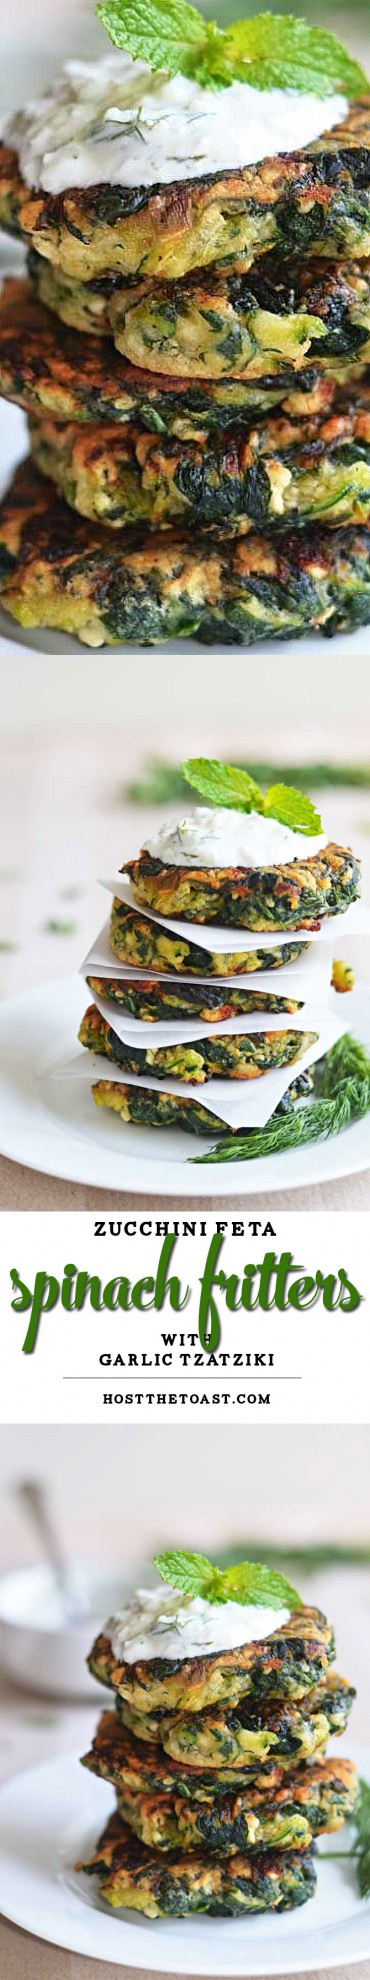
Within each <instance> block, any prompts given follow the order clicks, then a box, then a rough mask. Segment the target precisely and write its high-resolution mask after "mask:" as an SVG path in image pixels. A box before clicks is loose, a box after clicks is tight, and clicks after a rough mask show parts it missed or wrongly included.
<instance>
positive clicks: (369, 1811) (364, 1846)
mask: <svg viewBox="0 0 370 1980" xmlns="http://www.w3.org/2000/svg"><path fill="white" fill-rule="evenodd" d="M351 1823H352V1826H353V1828H354V1831H355V1834H354V1841H353V1843H352V1848H351V1849H335V1850H328V1849H327V1850H325V1849H324V1850H320V1856H324V1857H326V1858H327V1860H328V1862H330V1863H335V1861H336V1858H337V1857H338V1858H340V1859H341V1860H342V1861H343V1862H344V1861H347V1863H349V1862H350V1861H351V1860H352V1861H354V1862H355V1864H356V1872H357V1882H358V1888H359V1892H360V1897H362V1898H369V1897H370V1785H369V1782H368V1781H363V1780H361V1779H360V1780H359V1796H358V1801H357V1805H356V1808H355V1809H354V1813H353V1815H352V1816H351Z"/></svg>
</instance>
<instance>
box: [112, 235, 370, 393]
mask: <svg viewBox="0 0 370 1980" xmlns="http://www.w3.org/2000/svg"><path fill="white" fill-rule="evenodd" d="M109 313H110V317H111V324H112V333H113V338H114V343H115V344H116V346H117V350H119V351H122V354H123V356H124V357H126V358H128V359H129V361H130V363H131V364H135V365H143V366H144V368H145V370H149V371H157V372H161V371H164V372H165V373H167V375H170V376H172V377H176V376H179V377H180V378H181V377H187V378H189V377H190V378H194V377H199V378H203V377H204V378H220V377H221V378H222V377H224V376H227V375H229V376H232V377H242V378H251V379H255V378H263V377H265V375H266V373H267V374H268V376H271V375H272V376H275V375H276V376H277V377H278V378H279V377H282V378H283V379H284V377H285V376H286V369H288V373H289V372H290V371H291V369H293V371H294V370H297V372H299V371H300V369H301V366H302V364H304V362H305V360H306V359H307V358H309V357H310V359H311V362H313V363H315V364H318V367H319V370H320V369H321V366H322V365H324V368H325V369H326V368H328V370H329V371H330V367H331V362H332V359H334V362H338V360H339V362H341V361H342V362H345V363H347V364H348V363H351V362H352V363H356V362H357V363H361V364H362V363H367V362H368V360H369V357H370V264H369V262H366V261H364V262H363V263H360V264H359V265H358V266H356V264H353V265H352V264H350V265H349V266H347V267H346V266H344V267H340V266H338V267H336V268H335V269H333V270H329V271H327V272H326V271H325V267H324V264H323V263H322V264H321V267H320V264H319V265H318V266H315V263H313V264H310V263H308V267H305V266H304V265H303V266H302V264H301V263H299V264H298V266H297V267H294V265H293V266H291V265H290V266H289V270H288V271H287V272H286V271H285V272H284V265H283V264H282V266H281V267H279V266H277V265H276V263H275V262H271V261H270V260H268V261H264V262H263V263H262V264H261V266H260V267H258V266H257V267H256V268H255V269H253V270H251V271H250V273H249V274H248V275H236V274H235V273H234V272H232V273H231V274H229V275H223V276H220V275H218V276H215V275H213V276H212V275H211V276H210V277H208V279H207V281H206V279H205V277H203V281H202V282H201V281H200V278H199V276H198V278H197V279H195V277H193V279H192V280H190V281H187V282H172V283H168V282H167V283H166V284H164V285H163V284H159V283H158V282H157V283H156V284H154V286H153V287H151V288H146V287H145V285H144V287H143V289H142V290H140V286H139V289H138V294H137V297H135V294H134V295H133V296H132V295H131V291H130V290H127V289H125V288H124V287H123V288H122V291H120V290H119V288H117V289H116V290H115V291H114V296H113V298H112V302H111V305H110V312H109Z"/></svg>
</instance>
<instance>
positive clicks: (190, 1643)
mask: <svg viewBox="0 0 370 1980" xmlns="http://www.w3.org/2000/svg"><path fill="white" fill-rule="evenodd" d="M289 1615H290V1610H289V1609H282V1608H280V1609H267V1608H266V1609H265V1608H262V1607H260V1606H259V1605H258V1604H254V1603H250V1604H248V1605H246V1607H242V1606H241V1603H240V1602H223V1603H221V1604H220V1605H218V1604H217V1605H216V1604H214V1603H212V1602H206V1601H204V1599H203V1597H202V1596H200V1595H195V1596H193V1595H180V1594H179V1593H178V1592H176V1590H175V1589H173V1588H170V1589H168V1588H138V1589H136V1591H135V1594H134V1595H132V1596H131V1600H130V1602H128V1603H127V1606H126V1607H125V1608H124V1609H121V1610H120V1611H119V1613H118V1615H116V1616H110V1618H109V1621H108V1622H107V1623H106V1624H105V1629H104V1635H105V1636H107V1637H109V1641H110V1643H111V1645H112V1650H113V1652H114V1656H115V1657H117V1659H118V1660H119V1659H121V1660H122V1661H123V1662H124V1663H125V1664H138V1663H141V1660H142V1658H150V1657H168V1658H169V1659H170V1660H173V1661H175V1659H176V1660H177V1659H178V1658H180V1660H181V1659H182V1658H186V1657H199V1656H202V1655H204V1654H205V1655H207V1652H208V1653H209V1654H211V1653H212V1652H214V1651H218V1650H234V1649H237V1648H238V1646H240V1644H242V1643H262V1642H263V1641H264V1638H265V1637H266V1636H274V1635H275V1634H276V1630H277V1629H281V1628H282V1626H283V1624H284V1623H287V1622H288V1621H289Z"/></svg>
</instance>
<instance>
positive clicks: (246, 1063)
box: [78, 1004, 317, 1086]
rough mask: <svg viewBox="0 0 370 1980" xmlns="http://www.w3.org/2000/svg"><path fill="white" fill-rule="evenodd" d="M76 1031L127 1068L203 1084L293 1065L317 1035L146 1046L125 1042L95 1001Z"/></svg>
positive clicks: (262, 1034)
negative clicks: (98, 1008) (213, 1080)
mask: <svg viewBox="0 0 370 1980" xmlns="http://www.w3.org/2000/svg"><path fill="white" fill-rule="evenodd" d="M78 1036H79V1040H80V1044H81V1045H86V1046H87V1048H88V1050H89V1051H91V1052H101V1053H102V1054H103V1056H104V1057H105V1058H107V1059H112V1060H113V1062H114V1064H115V1065H117V1066H123V1068H124V1069H125V1071H126V1072H130V1073H139V1074H141V1073H142V1074H144V1073H149V1074H150V1077H151V1078H152V1079H161V1078H162V1079H163V1078H164V1077H165V1078H166V1079H183V1080H184V1081H185V1082H186V1081H187V1082H188V1083H189V1085H191V1086H193V1085H195V1086H198V1085H199V1086H201V1085H202V1084H203V1083H204V1081H205V1080H208V1079H247V1080H248V1079H259V1078H260V1077H261V1076H262V1075H263V1073H266V1072H269V1071H270V1070H273V1071H275V1072H276V1071H277V1070H278V1068H279V1067H280V1066H291V1065H295V1064H296V1061H297V1059H302V1058H303V1056H304V1053H305V1052H307V1051H308V1049H309V1046H310V1045H315V1044H316V1041H317V1032H316V1031H255V1032H251V1033H250V1034H249V1035H248V1033H246V1032H245V1033H244V1034H241V1035H240V1037H232V1038H227V1037H225V1036H224V1035H223V1036H222V1037H220V1038H217V1037H216V1038H214V1037H212V1038H201V1039H197V1040H196V1042H194V1044H193V1045H185V1044H184V1043H181V1044H178V1045H165V1046H154V1047H151V1046H149V1047H148V1049H147V1050H145V1047H144V1048H143V1047H137V1046H136V1045H127V1044H123V1043H122V1039H121V1038H118V1036H117V1032H116V1031H113V1029H112V1026H111V1025H109V1024H107V1021H106V1018H103V1017H102V1016H101V1012H100V1011H98V1010H97V1009H96V1006H95V1004H90V1005H89V1009H88V1010H87V1011H85V1016H84V1017H83V1019H82V1023H81V1024H80V1029H79V1033H78Z"/></svg>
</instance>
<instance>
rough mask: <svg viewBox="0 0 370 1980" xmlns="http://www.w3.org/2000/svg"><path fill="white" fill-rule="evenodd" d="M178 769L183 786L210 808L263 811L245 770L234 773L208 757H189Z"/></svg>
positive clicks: (256, 787) (229, 764)
mask: <svg viewBox="0 0 370 1980" xmlns="http://www.w3.org/2000/svg"><path fill="white" fill-rule="evenodd" d="M181 767H182V775H183V777H186V782H187V784H192V785H193V786H194V788H195V790H196V791H199V792H200V795H201V797H205V798H209V799H210V801H211V804H221V805H225V807H226V810H227V811H252V810H253V811H263V810H264V800H263V797H262V791H260V789H259V785H258V784H255V783H254V778H253V777H249V776H248V771H247V770H238V769H236V768H235V767H234V765H233V764H231V763H218V762H217V760H216V759H214V760H213V759H212V758H211V757H208V756H192V757H190V758H189V761H188V763H183V764H182V766H181Z"/></svg>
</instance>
